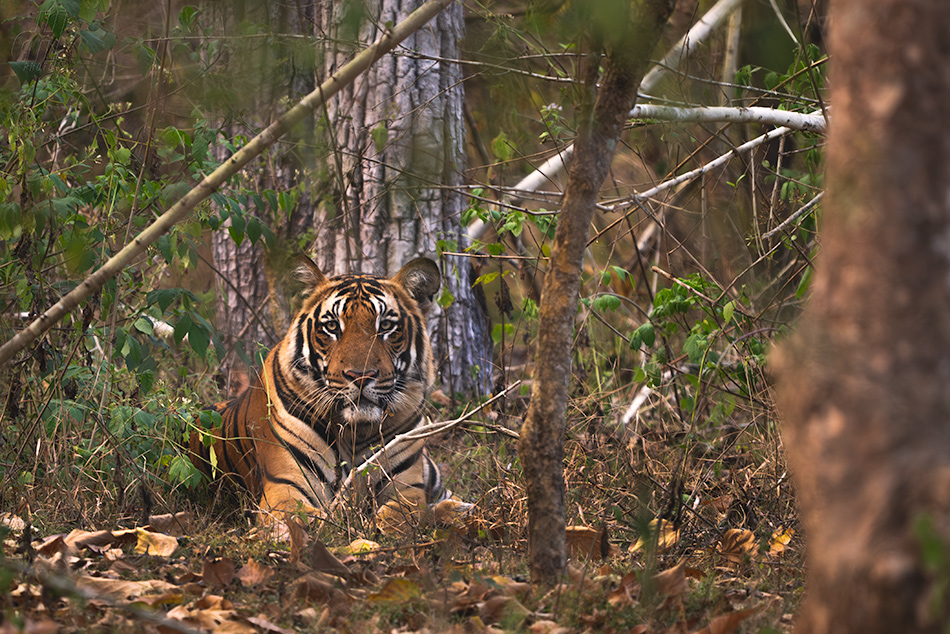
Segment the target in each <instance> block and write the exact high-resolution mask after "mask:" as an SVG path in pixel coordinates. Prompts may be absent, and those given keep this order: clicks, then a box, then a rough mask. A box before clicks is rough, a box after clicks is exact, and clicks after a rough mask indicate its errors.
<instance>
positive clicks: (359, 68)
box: [0, 0, 452, 367]
mask: <svg viewBox="0 0 950 634" xmlns="http://www.w3.org/2000/svg"><path fill="white" fill-rule="evenodd" d="M451 2H452V0H430V1H429V2H426V3H425V4H424V5H422V6H421V7H419V8H418V9H416V10H415V11H413V12H412V13H411V14H410V15H409V17H407V18H406V19H405V20H404V21H403V22H401V23H400V24H398V25H396V26H394V27H393V28H392V30H391V31H388V32H386V33H384V34H383V35H382V36H380V38H379V39H377V40H376V42H374V43H373V44H372V45H370V46H369V47H368V48H366V49H365V50H363V51H362V52H361V53H359V54H358V55H357V56H356V57H354V58H353V59H352V60H351V61H349V62H347V63H346V64H345V65H344V66H343V67H342V68H340V70H339V71H337V72H336V74H334V75H332V76H331V77H330V78H329V79H327V80H326V81H325V82H323V83H322V84H321V85H320V86H319V87H318V88H317V89H316V90H314V91H313V92H311V93H310V94H309V95H307V96H306V97H304V98H303V99H301V100H300V102H299V103H298V104H297V105H295V106H294V107H293V108H291V109H290V110H288V111H287V112H286V113H285V114H283V115H282V116H281V117H279V118H278V119H277V120H276V121H274V122H273V123H271V124H270V125H269V126H267V128H266V129H264V131H263V132H261V133H260V134H258V135H257V136H256V137H254V138H253V139H251V140H250V141H249V142H248V144H247V145H245V146H244V147H243V148H242V149H240V150H239V151H237V152H235V153H234V154H233V155H232V156H231V157H230V158H229V159H228V160H227V161H225V162H224V163H223V164H222V165H221V166H219V167H218V168H217V169H216V170H214V171H213V172H212V173H211V174H209V175H208V176H205V178H204V179H203V180H202V181H201V182H200V183H199V184H198V185H196V186H195V187H194V188H193V189H192V190H191V191H189V192H188V193H187V194H185V195H184V196H183V197H182V198H181V200H179V201H178V202H177V203H175V204H174V205H173V206H172V207H171V208H170V209H169V210H168V211H166V212H165V213H164V214H162V215H161V216H159V218H158V219H157V220H156V221H155V222H153V223H152V224H151V225H149V226H148V227H147V228H146V229H145V230H144V231H142V233H140V234H139V235H137V236H136V237H135V238H133V240H132V242H130V243H129V244H127V245H126V246H125V247H124V248H123V249H122V250H121V251H119V252H118V253H117V254H115V255H114V256H112V258H110V259H109V261H108V262H106V263H105V264H103V265H102V267H101V268H99V269H98V270H97V271H96V272H95V273H93V274H92V275H90V276H89V277H87V278H86V279H85V280H83V281H82V283H80V284H79V285H78V286H77V287H76V288H74V289H73V290H72V291H70V292H69V293H67V294H66V295H65V296H63V298H62V299H60V300H59V301H58V302H57V303H56V304H54V305H53V306H52V307H51V308H49V309H48V310H46V311H45V312H44V313H43V314H42V315H40V316H39V317H37V319H36V320H35V321H33V323H31V324H30V325H29V326H27V327H26V328H24V329H23V330H21V331H20V332H18V333H17V334H16V336H14V337H13V338H12V339H10V340H9V341H7V342H6V343H5V344H3V346H0V367H3V366H5V365H6V364H7V363H8V362H9V361H10V359H12V358H13V355H15V354H16V353H17V352H19V351H20V350H22V349H24V348H25V347H26V346H28V345H29V344H31V343H32V342H33V341H35V340H36V339H37V338H39V337H40V336H41V335H42V334H43V333H45V332H46V331H47V330H49V329H50V328H51V327H52V326H53V324H55V323H56V322H58V321H59V320H60V319H62V318H63V317H64V316H65V315H66V314H67V313H69V312H70V311H71V310H73V309H74V308H76V307H77V306H78V305H79V303H80V302H82V301H83V300H85V299H86V298H88V297H90V296H91V295H92V294H93V293H95V292H96V291H98V290H99V289H101V288H102V286H103V285H104V284H105V283H106V282H107V281H108V280H110V279H111V278H113V277H114V276H115V275H117V274H118V273H119V272H120V271H121V270H122V269H123V268H124V267H126V266H127V265H129V264H130V263H131V262H132V261H133V260H134V259H135V258H137V257H138V256H139V255H141V253H142V252H143V251H145V249H146V248H147V247H148V246H149V245H150V244H152V243H153V242H155V240H157V239H158V238H159V237H161V236H162V235H163V234H164V233H166V232H167V231H168V230H169V229H171V228H172V227H173V226H174V225H175V224H176V223H178V222H180V221H181V220H183V219H184V218H186V217H187V216H188V214H190V213H191V211H192V210H193V209H194V208H195V207H196V206H197V205H198V203H200V202H201V201H203V200H204V199H206V198H207V197H209V196H210V195H211V194H212V193H214V192H215V191H216V190H217V189H218V188H219V187H221V186H222V185H223V184H224V183H225V181H227V179H228V178H230V177H231V176H233V175H234V174H236V173H237V172H238V171H239V170H241V169H242V168H243V167H244V166H245V165H247V164H248V163H249V162H250V161H251V160H252V159H254V158H255V157H257V156H258V155H259V154H261V152H263V151H264V150H266V149H267V148H268V147H270V146H271V145H273V144H274V142H275V141H277V139H279V138H280V137H281V136H283V135H284V133H286V132H287V131H288V130H289V129H290V128H292V127H293V126H294V125H296V124H297V123H299V122H300V121H301V120H303V118H304V117H306V116H307V115H309V114H311V113H312V112H313V111H314V109H315V108H318V107H320V106H322V105H323V104H324V102H325V101H326V100H327V99H329V98H330V97H332V96H333V95H335V94H336V93H337V92H339V91H340V89H341V88H343V87H344V86H346V85H347V84H349V83H351V82H352V81H353V80H355V79H356V78H357V77H358V76H359V75H360V74H361V73H362V72H363V71H365V70H366V69H367V68H369V67H370V66H371V65H372V64H373V63H375V62H376V61H377V60H379V59H380V58H381V57H382V56H383V55H385V54H386V53H388V52H389V51H391V50H392V49H393V48H395V47H396V45H398V44H399V43H400V42H402V41H403V40H404V39H406V38H407V37H408V36H409V35H411V34H412V33H413V32H415V31H417V30H418V29H419V28H421V27H422V26H423V25H424V24H425V23H426V22H428V21H429V20H430V19H431V18H432V17H433V16H435V15H436V14H438V13H439V12H440V11H441V10H442V9H444V8H445V7H446V6H448V5H449V4H450V3H451Z"/></svg>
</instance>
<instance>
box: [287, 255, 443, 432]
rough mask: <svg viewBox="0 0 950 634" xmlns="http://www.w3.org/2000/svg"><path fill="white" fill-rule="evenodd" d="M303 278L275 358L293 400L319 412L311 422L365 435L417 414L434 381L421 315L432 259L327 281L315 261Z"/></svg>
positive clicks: (435, 281) (432, 285)
mask: <svg viewBox="0 0 950 634" xmlns="http://www.w3.org/2000/svg"><path fill="white" fill-rule="evenodd" d="M302 277H303V279H304V281H305V282H306V283H309V284H310V285H311V292H310V295H309V296H308V298H307V300H306V301H305V303H304V306H303V308H302V310H301V311H300V312H299V313H298V314H297V316H296V318H295V319H294V322H293V324H292V325H291V328H290V330H289V332H288V335H287V337H286V338H285V340H284V342H283V343H282V346H283V350H282V351H281V356H282V361H283V363H282V365H283V366H284V367H285V368H290V369H291V376H292V378H293V380H294V381H295V382H296V383H297V385H296V386H295V388H296V390H297V394H298V395H301V396H300V397H299V398H300V399H301V400H304V401H308V402H309V404H310V405H311V406H312V407H313V408H314V409H315V410H317V411H316V412H314V413H318V412H319V414H318V416H316V417H311V420H315V419H317V418H321V419H326V418H327V417H329V419H330V421H327V422H328V423H329V422H331V421H332V423H333V424H334V426H336V427H338V429H339V431H337V432H336V433H333V432H334V430H332V429H327V430H326V431H327V432H329V433H331V435H335V436H339V435H341V434H342V433H344V431H345V430H346V429H348V430H350V431H349V433H350V434H356V435H357V436H365V435H366V434H371V433H373V430H374V429H376V430H377V433H378V429H379V428H380V426H381V424H382V423H383V421H384V419H387V418H392V419H393V421H388V422H396V423H397V424H398V421H399V420H401V419H403V418H406V417H411V415H412V414H415V413H417V412H418V410H420V409H421V407H422V403H423V400H424V399H425V395H426V393H427V391H428V389H429V387H430V386H431V385H432V382H433V379H434V369H433V364H432V360H431V352H430V347H429V337H428V334H427V332H426V322H425V316H426V313H427V311H428V308H429V305H430V303H431V299H432V296H433V295H434V294H435V292H436V291H437V290H438V288H439V282H440V280H439V272H438V268H437V267H436V266H435V263H433V262H432V261H431V260H427V259H419V260H414V261H413V262H410V263H409V264H407V265H406V266H405V267H403V269H402V270H400V272H399V273H397V274H396V276H394V277H393V278H391V279H384V278H378V277H373V276H366V275H348V276H342V277H336V278H331V279H327V278H325V277H324V276H323V275H322V274H321V273H320V272H319V270H317V269H316V266H315V265H314V266H313V267H312V268H310V267H308V269H307V270H305V271H304V272H303V276H302ZM360 430H362V431H360ZM354 440H358V439H354Z"/></svg>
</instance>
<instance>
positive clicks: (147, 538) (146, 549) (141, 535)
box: [135, 528, 178, 557]
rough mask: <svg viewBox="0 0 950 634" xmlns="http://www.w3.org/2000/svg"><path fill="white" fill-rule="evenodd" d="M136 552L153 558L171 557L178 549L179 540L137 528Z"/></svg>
mask: <svg viewBox="0 0 950 634" xmlns="http://www.w3.org/2000/svg"><path fill="white" fill-rule="evenodd" d="M135 536H136V538H137V543H136V544H135V552H137V553H138V554H140V555H152V556H153V557H171V555H172V553H174V552H175V551H176V550H177V549H178V538H177V537H172V536H171V535H165V534H164V533H153V532H152V531H148V530H145V529H144V528H136V529H135Z"/></svg>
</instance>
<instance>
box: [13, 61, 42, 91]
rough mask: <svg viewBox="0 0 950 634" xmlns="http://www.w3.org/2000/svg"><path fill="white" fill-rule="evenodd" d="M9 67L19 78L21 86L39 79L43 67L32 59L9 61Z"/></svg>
mask: <svg viewBox="0 0 950 634" xmlns="http://www.w3.org/2000/svg"><path fill="white" fill-rule="evenodd" d="M10 68H11V69H12V70H13V72H14V73H16V77H17V79H19V80H20V85H21V86H22V85H23V84H28V83H30V82H31V81H34V80H36V79H39V78H40V76H41V75H42V74H43V68H42V67H41V66H40V65H39V64H38V63H37V62H34V61H26V62H10Z"/></svg>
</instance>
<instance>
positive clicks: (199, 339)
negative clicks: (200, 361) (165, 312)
mask: <svg viewBox="0 0 950 634" xmlns="http://www.w3.org/2000/svg"><path fill="white" fill-rule="evenodd" d="M188 343H189V344H190V345H191V349H192V350H194V351H195V352H197V353H198V354H199V355H200V356H202V357H203V356H205V353H206V352H208V344H209V343H211V336H210V334H209V333H208V331H207V329H206V328H205V327H204V326H202V325H201V324H198V323H193V324H192V325H191V328H189V330H188Z"/></svg>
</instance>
